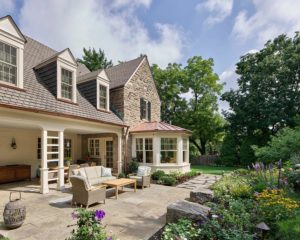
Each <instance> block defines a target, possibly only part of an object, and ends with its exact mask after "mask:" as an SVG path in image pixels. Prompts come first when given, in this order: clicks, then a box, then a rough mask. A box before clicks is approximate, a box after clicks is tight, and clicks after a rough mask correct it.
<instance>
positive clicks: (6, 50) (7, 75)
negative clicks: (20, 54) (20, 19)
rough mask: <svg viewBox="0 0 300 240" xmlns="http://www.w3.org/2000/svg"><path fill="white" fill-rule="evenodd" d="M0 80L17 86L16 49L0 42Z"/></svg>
mask: <svg viewBox="0 0 300 240" xmlns="http://www.w3.org/2000/svg"><path fill="white" fill-rule="evenodd" d="M0 80H1V81H4V82H7V83H11V84H13V85H16V84H17V49H16V48H15V47H12V46H10V45H7V44H5V43H3V42H0Z"/></svg>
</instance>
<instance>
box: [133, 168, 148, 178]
mask: <svg viewBox="0 0 300 240" xmlns="http://www.w3.org/2000/svg"><path fill="white" fill-rule="evenodd" d="M136 175H137V176H139V177H143V176H147V175H148V167H139V168H138V171H137V174H136Z"/></svg>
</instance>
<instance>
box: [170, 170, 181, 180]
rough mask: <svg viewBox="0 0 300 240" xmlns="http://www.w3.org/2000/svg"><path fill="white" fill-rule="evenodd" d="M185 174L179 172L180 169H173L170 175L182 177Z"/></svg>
mask: <svg viewBox="0 0 300 240" xmlns="http://www.w3.org/2000/svg"><path fill="white" fill-rule="evenodd" d="M182 175H183V174H182V173H180V172H178V171H171V172H170V173H169V174H168V176H170V177H173V178H176V179H177V178H180V177H181V176H182Z"/></svg>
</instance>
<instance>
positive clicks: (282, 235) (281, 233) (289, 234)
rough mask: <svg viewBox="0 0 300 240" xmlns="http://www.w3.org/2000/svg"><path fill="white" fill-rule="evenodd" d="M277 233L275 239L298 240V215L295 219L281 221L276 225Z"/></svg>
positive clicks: (299, 218)
mask: <svg viewBox="0 0 300 240" xmlns="http://www.w3.org/2000/svg"><path fill="white" fill-rule="evenodd" d="M277 226H278V231H277V234H276V239H280V240H292V239H300V215H298V216H297V217H296V218H292V219H288V220H283V221H280V222H278V223H277Z"/></svg>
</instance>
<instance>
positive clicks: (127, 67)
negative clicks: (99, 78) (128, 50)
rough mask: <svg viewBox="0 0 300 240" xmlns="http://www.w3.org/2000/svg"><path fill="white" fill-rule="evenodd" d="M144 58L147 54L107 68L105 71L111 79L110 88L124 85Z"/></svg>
mask: <svg viewBox="0 0 300 240" xmlns="http://www.w3.org/2000/svg"><path fill="white" fill-rule="evenodd" d="M144 59H145V56H142V57H138V58H136V59H133V60H130V61H128V62H123V63H120V64H118V65H116V66H113V67H111V68H107V69H105V72H106V74H107V76H108V78H109V79H110V89H113V88H118V87H123V86H124V85H125V84H126V83H127V82H128V80H129V79H130V78H131V76H132V75H133V74H134V73H135V71H136V69H137V68H138V66H139V65H140V64H141V63H142V61H143V60H144Z"/></svg>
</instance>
